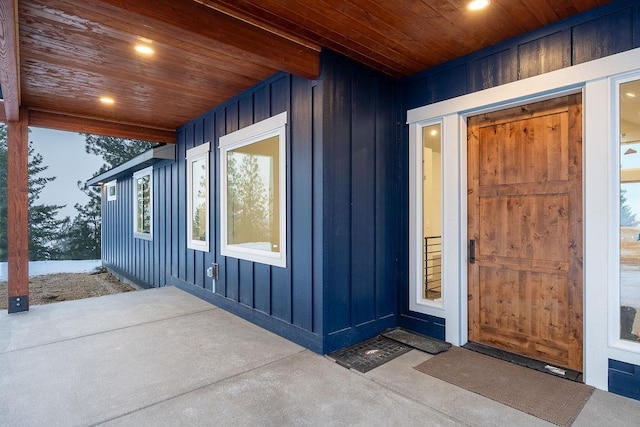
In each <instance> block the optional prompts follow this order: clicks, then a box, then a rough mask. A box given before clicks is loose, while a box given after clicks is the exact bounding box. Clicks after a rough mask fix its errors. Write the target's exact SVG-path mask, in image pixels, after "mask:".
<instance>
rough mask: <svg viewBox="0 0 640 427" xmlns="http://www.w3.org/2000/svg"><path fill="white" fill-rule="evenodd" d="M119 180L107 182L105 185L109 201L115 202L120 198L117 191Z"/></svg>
mask: <svg viewBox="0 0 640 427" xmlns="http://www.w3.org/2000/svg"><path fill="white" fill-rule="evenodd" d="M117 184H118V181H116V180H113V181H111V182H107V183H106V185H105V189H106V193H107V201H108V202H113V201H114V200H117V199H118V192H117V187H118V185H117Z"/></svg>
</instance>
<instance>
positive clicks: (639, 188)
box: [618, 80, 640, 342]
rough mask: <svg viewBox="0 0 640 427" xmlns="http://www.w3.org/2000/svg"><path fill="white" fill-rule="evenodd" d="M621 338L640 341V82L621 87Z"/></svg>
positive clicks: (635, 81) (630, 82) (627, 83)
mask: <svg viewBox="0 0 640 427" xmlns="http://www.w3.org/2000/svg"><path fill="white" fill-rule="evenodd" d="M618 96H619V99H618V100H619V130H620V132H619V133H620V135H619V153H620V301H619V302H620V339H622V340H627V341H632V342H638V341H640V80H633V81H627V82H624V83H621V84H620V85H619V94H618Z"/></svg>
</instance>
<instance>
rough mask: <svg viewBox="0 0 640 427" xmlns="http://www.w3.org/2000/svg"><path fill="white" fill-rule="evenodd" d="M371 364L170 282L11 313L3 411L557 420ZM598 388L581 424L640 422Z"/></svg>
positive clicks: (1, 370) (173, 418)
mask: <svg viewBox="0 0 640 427" xmlns="http://www.w3.org/2000/svg"><path fill="white" fill-rule="evenodd" d="M428 357H430V356H429V355H427V354H425V353H422V352H419V351H417V350H414V351H411V352H409V353H407V354H405V355H404V356H401V357H399V358H397V359H395V360H394V361H392V362H389V363H387V364H385V365H383V366H381V367H379V368H376V369H374V370H372V371H370V372H368V373H367V374H360V373H357V372H355V371H350V370H347V369H345V368H343V367H340V366H339V365H337V364H335V363H333V362H332V361H331V360H329V359H327V358H326V357H323V356H319V355H317V354H315V353H312V352H310V351H308V350H305V349H304V348H302V347H300V346H298V345H296V344H293V343H291V342H290V341H287V340H285V339H283V338H280V337H278V336H276V335H274V334H272V333H270V332H267V331H265V330H263V329H261V328H259V327H257V326H254V325H252V324H250V323H248V322H246V321H244V320H242V319H240V318H238V317H235V316H233V315H231V314H229V313H227V312H225V311H223V310H221V309H218V308H216V307H214V306H212V305H210V304H208V303H206V302H204V301H201V300H199V299H198V298H195V297H193V296H191V295H189V294H187V293H184V292H182V291H180V290H178V289H175V288H172V287H167V288H161V289H151V290H146V291H139V292H132V293H125V294H118V295H111V296H106V297H100V298H92V299H86V300H80V301H69V302H62V303H58V304H51V305H45V306H33V307H32V308H31V311H29V312H28V313H21V314H14V315H7V314H6V311H5V312H3V313H2V314H0V425H2V426H5V425H6V426H56V425H60V426H86V425H123V426H130V425H131V426H133V425H135V426H141V425H154V426H163V425H172V426H176V425H207V426H213V425H216V426H228V425H240V426H245V425H261V426H282V425H291V426H301V425H323V426H325V425H348V426H352V425H362V426H414V425H429V426H439V425H473V426H484V425H486V426H492V425H502V426H504V425H509V426H516V425H517V426H537V425H549V424H547V423H546V422H544V421H542V420H540V419H537V418H534V417H532V416H530V415H527V414H525V413H522V412H519V411H517V410H515V409H512V408H509V407H507V406H504V405H501V404H499V403H496V402H494V401H492V400H489V399H486V398H484V397H481V396H479V395H477V394H474V393H471V392H468V391H465V390H462V389H460V388H458V387H456V386H453V385H451V384H448V383H445V382H443V381H440V380H438V379H435V378H433V377H430V376H428V375H425V374H422V373H419V372H417V371H415V370H414V369H413V366H415V365H417V364H419V363H421V362H423V361H424V360H426V359H427V358H428ZM639 422H640V402H638V401H635V400H631V399H627V398H624V397H620V396H616V395H613V394H610V393H605V392H601V391H598V390H596V391H595V393H594V394H593V396H592V397H591V399H590V400H589V402H588V403H587V405H586V406H585V408H584V409H583V411H582V413H581V414H580V416H579V417H578V419H577V420H576V422H575V423H574V425H576V426H602V425H606V426H634V425H638V423H639Z"/></svg>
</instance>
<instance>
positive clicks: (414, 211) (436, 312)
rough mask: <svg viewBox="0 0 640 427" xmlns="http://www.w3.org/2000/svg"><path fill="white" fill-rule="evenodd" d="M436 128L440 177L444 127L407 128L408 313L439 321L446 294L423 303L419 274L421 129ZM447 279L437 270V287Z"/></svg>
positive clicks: (428, 122) (427, 123)
mask: <svg viewBox="0 0 640 427" xmlns="http://www.w3.org/2000/svg"><path fill="white" fill-rule="evenodd" d="M438 124H439V125H440V129H441V132H440V145H441V149H442V156H441V159H440V162H441V166H442V168H441V171H442V172H443V173H444V171H445V168H444V165H445V164H446V160H448V157H447V156H448V154H449V153H448V150H445V147H444V141H445V137H444V131H443V129H444V126H443V124H442V120H435V121H434V120H426V121H422V122H419V123H416V126H413V127H412V128H411V133H410V134H409V140H410V141H411V142H410V143H409V153H410V155H409V159H410V161H409V182H412V183H413V185H414V188H415V191H414V192H413V193H412V194H411V197H409V272H410V273H409V295H410V296H412V297H410V298H409V309H410V310H411V311H415V312H418V313H424V314H430V315H432V316H437V317H443V316H444V314H445V311H444V304H445V301H446V299H447V298H448V295H447V292H446V290H445V289H444V287H442V297H441V301H433V300H430V299H426V298H424V297H423V293H422V287H423V281H424V272H423V268H422V265H423V256H424V254H423V249H422V247H423V245H424V232H422V231H421V230H422V229H423V227H424V226H423V220H424V219H423V214H424V212H423V209H424V199H423V196H424V194H423V193H424V191H423V185H424V182H423V181H424V180H423V176H424V162H423V160H424V159H423V153H424V150H423V148H422V147H423V144H424V141H423V140H422V137H423V128H424V127H427V126H433V125H438ZM446 186H447V183H446V182H445V180H444V177H442V187H443V188H442V198H443V200H442V206H441V207H440V210H441V211H442V212H441V215H442V213H443V212H444V198H445V197H446V196H447V192H446V190H445V187H446ZM441 217H442V222H443V232H442V235H443V237H444V223H445V222H446V220H445V217H444V216H441ZM441 241H442V259H444V258H445V253H446V252H447V249H448V248H447V245H446V243H445V242H446V240H445V239H444V238H443V239H442V240H441ZM447 279H448V277H447V271H446V270H445V269H442V270H441V283H445V282H446V280H447Z"/></svg>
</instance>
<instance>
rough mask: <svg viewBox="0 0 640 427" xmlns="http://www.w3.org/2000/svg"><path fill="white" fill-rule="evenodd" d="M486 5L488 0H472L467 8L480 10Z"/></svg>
mask: <svg viewBox="0 0 640 427" xmlns="http://www.w3.org/2000/svg"><path fill="white" fill-rule="evenodd" d="M487 6H489V0H473V1H471V2H469V4H468V5H467V8H468V9H469V10H480V9H484V8H485V7H487Z"/></svg>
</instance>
